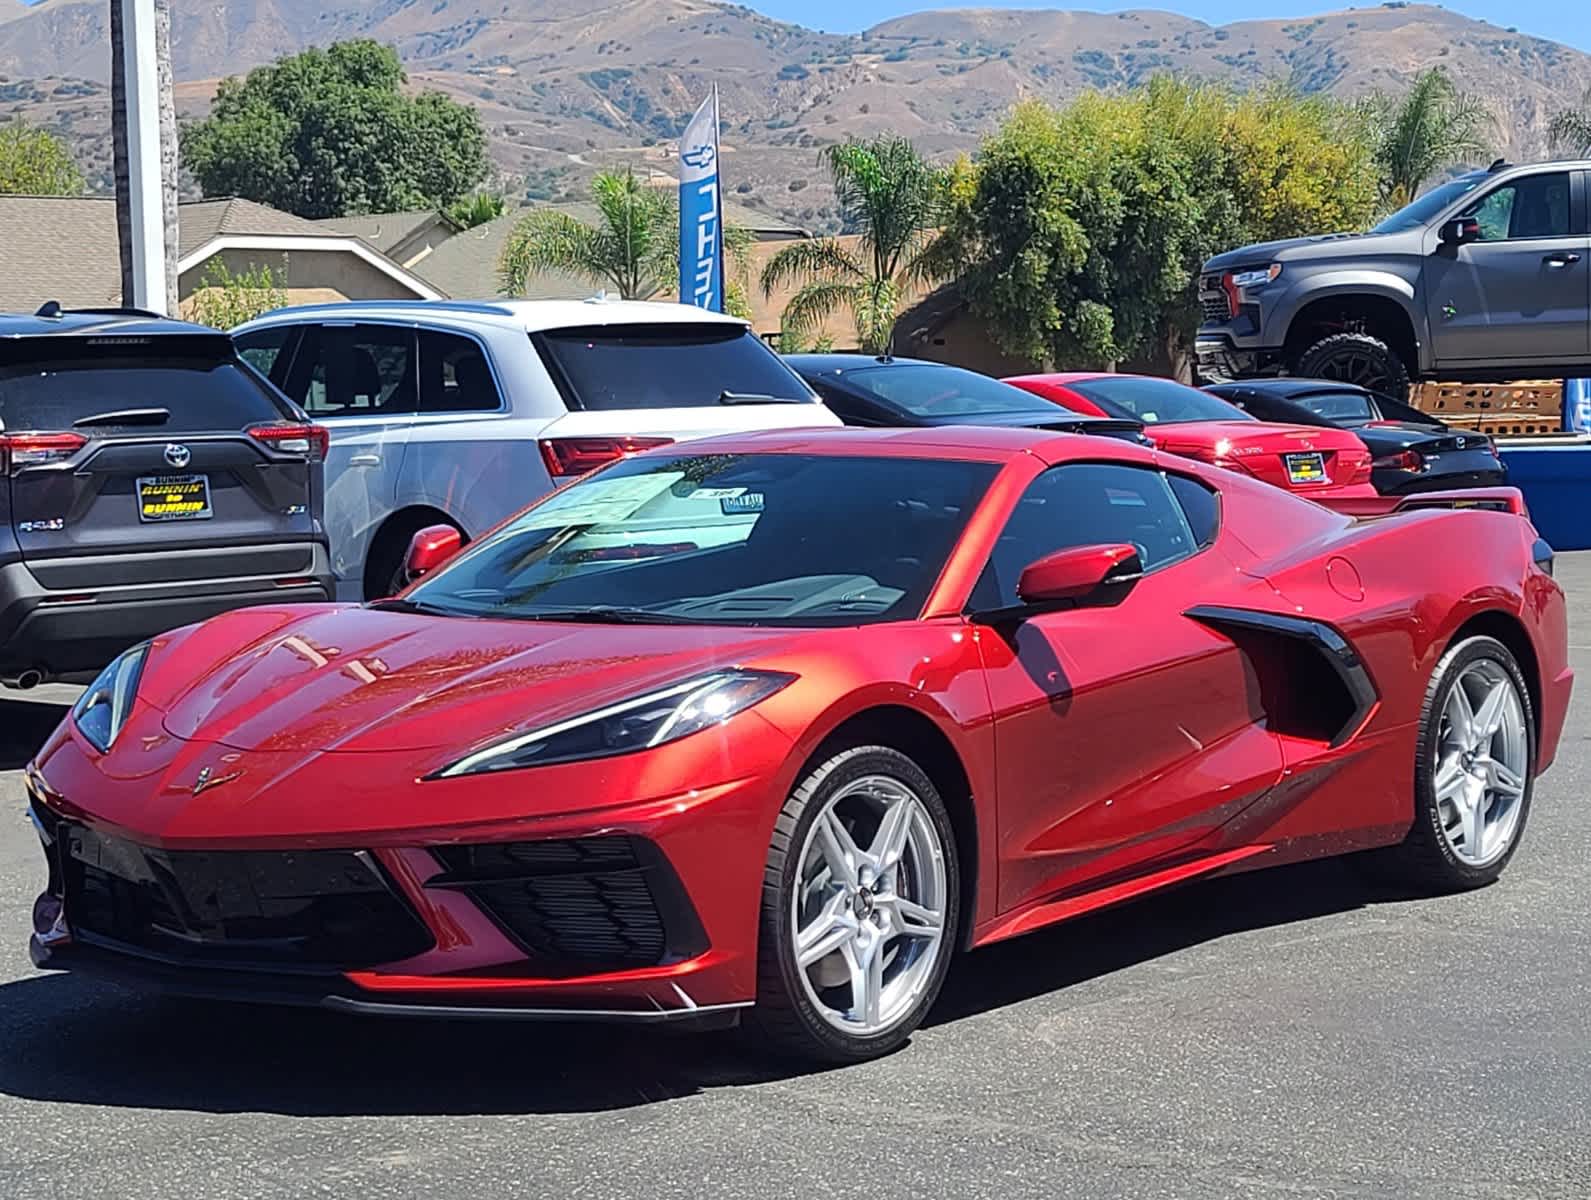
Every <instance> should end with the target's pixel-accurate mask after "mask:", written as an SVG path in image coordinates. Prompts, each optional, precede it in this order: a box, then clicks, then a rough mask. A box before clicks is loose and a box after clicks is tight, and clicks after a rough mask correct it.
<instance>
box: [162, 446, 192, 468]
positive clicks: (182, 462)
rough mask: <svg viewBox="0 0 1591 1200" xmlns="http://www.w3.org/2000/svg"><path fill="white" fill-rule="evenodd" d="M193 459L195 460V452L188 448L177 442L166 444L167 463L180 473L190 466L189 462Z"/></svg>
mask: <svg viewBox="0 0 1591 1200" xmlns="http://www.w3.org/2000/svg"><path fill="white" fill-rule="evenodd" d="M191 458H193V452H192V451H190V450H189V449H188V447H186V446H180V445H178V444H177V443H176V442H167V443H166V461H167V462H168V463H170V464H171V465H172V466H174V467H176V468H177V469H178V470H179V471H180V470H181V469H182V468H183V467H185V466H187V465H188V461H189V460H190V459H191Z"/></svg>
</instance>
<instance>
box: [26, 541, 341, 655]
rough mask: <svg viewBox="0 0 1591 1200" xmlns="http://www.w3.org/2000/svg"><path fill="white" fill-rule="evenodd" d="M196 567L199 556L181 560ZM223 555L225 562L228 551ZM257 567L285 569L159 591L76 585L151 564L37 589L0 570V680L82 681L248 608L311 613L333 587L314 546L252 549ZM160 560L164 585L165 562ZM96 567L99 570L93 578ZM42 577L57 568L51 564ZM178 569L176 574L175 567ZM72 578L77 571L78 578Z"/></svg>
mask: <svg viewBox="0 0 1591 1200" xmlns="http://www.w3.org/2000/svg"><path fill="white" fill-rule="evenodd" d="M186 553H187V556H188V557H191V558H194V559H195V560H196V561H195V564H194V566H195V570H196V571H202V568H201V566H200V564H199V563H198V561H197V559H198V558H199V557H201V556H202V555H204V554H206V553H208V552H204V551H200V552H197V553H195V552H186ZM228 553H231V554H235V551H229V552H228ZM253 554H254V557H255V559H256V560H257V561H259V562H264V563H270V562H271V561H272V560H273V558H281V559H283V560H284V561H289V560H290V561H291V563H292V566H293V568H294V569H292V570H291V571H286V570H284V571H283V572H282V573H281V574H279V575H278V574H273V575H269V576H258V575H255V576H241V577H239V576H232V577H221V578H216V577H197V576H196V577H194V578H175V579H172V578H167V579H163V580H162V581H160V582H150V583H133V584H119V585H116V586H111V587H99V586H93V585H92V583H91V582H84V583H78V582H76V580H77V579H78V578H79V577H82V578H84V579H86V580H90V581H91V580H93V579H94V578H105V577H115V576H116V575H117V574H125V573H126V564H127V563H128V562H129V561H132V560H133V559H137V560H139V563H141V562H142V560H144V559H150V558H152V557H154V556H148V555H140V556H123V555H106V556H99V557H98V559H82V560H74V561H73V562H72V563H71V564H70V565H71V566H72V567H73V568H74V571H73V572H72V573H71V574H70V576H68V575H67V574H66V573H64V572H62V571H60V570H55V571H54V572H53V573H54V574H55V575H59V576H61V579H60V580H59V583H58V586H53V587H47V586H45V584H43V583H41V582H40V580H39V577H38V576H37V575H36V574H35V573H34V571H33V570H32V569H30V567H29V565H28V563H27V562H14V563H10V564H9V565H7V566H4V567H0V671H3V672H4V673H6V674H19V673H21V672H22V671H27V670H36V671H38V672H40V674H41V675H43V676H44V678H45V679H63V678H64V679H73V678H88V677H92V676H93V675H94V674H96V673H97V672H98V671H99V670H100V669H101V668H102V667H104V665H105V664H106V663H108V662H110V660H111V659H113V658H115V657H116V656H117V655H118V654H120V653H121V652H122V651H123V650H125V649H127V647H129V646H131V645H134V644H136V643H138V642H141V641H143V640H145V639H146V638H151V637H155V636H156V635H158V634H162V633H165V632H167V631H168V630H171V629H177V628H179V627H181V626H183V625H191V624H193V623H195V622H197V621H203V620H206V619H208V618H210V617H214V616H218V615H219V614H221V613H224V612H230V611H232V610H233V609H236V608H245V607H248V606H250V605H256V604H300V603H301V604H316V603H322V602H324V601H326V600H328V599H330V598H331V595H332V591H333V588H334V586H335V581H334V579H333V577H332V572H331V562H330V558H329V556H328V554H327V551H326V547H325V545H324V544H322V543H319V542H315V543H310V544H307V545H304V544H300V545H289V546H259V547H254V548H253ZM180 557H182V556H181V555H178V554H172V555H166V556H164V560H165V561H164V565H165V566H166V567H167V570H166V571H165V572H164V573H165V574H166V575H168V576H169V575H174V574H175V575H180V571H178V570H171V569H170V568H171V566H172V563H171V560H172V559H173V558H180ZM97 563H102V564H103V568H104V569H103V570H96V564H97ZM50 565H51V566H52V567H56V566H58V564H55V563H51V564H50ZM177 565H179V566H180V564H177ZM76 568H82V569H81V570H78V569H76Z"/></svg>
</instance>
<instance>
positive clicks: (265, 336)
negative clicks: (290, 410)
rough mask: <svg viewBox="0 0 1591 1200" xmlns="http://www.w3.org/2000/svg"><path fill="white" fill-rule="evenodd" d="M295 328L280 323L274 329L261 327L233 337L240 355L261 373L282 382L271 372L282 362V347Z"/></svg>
mask: <svg viewBox="0 0 1591 1200" xmlns="http://www.w3.org/2000/svg"><path fill="white" fill-rule="evenodd" d="M292 332H293V330H292V327H291V326H288V325H278V326H277V327H276V328H274V329H259V330H256V331H255V332H253V333H245V334H243V335H242V336H241V337H236V338H233V339H232V340H233V342H234V343H235V344H236V345H237V348H238V357H239V358H241V359H242V360H243V361H244V362H246V363H248V364H249V366H251V367H253V368H254V369H255V370H256V371H258V372H259V373H260V374H261V375H264V376H265V377H266V378H267V379H271V380H273V381H274V382H280V380H278V379H276V377H275V376H274V375H272V374H271V372H273V371H274V370H276V368H277V367H278V366H279V365H283V364H280V361H279V360H280V359H281V356H282V347H283V346H285V345H287V339H288V337H289V336H291V334H292Z"/></svg>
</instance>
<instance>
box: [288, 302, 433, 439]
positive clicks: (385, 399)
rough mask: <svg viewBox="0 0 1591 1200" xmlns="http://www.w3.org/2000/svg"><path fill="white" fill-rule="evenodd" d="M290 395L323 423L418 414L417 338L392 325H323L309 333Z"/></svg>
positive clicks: (297, 356) (405, 330) (303, 345)
mask: <svg viewBox="0 0 1591 1200" xmlns="http://www.w3.org/2000/svg"><path fill="white" fill-rule="evenodd" d="M294 358H295V361H294V364H293V378H292V379H290V380H289V381H288V386H287V389H286V390H287V393H288V395H289V396H291V397H292V398H293V399H294V400H296V401H297V402H298V404H299V406H300V407H301V408H303V409H304V411H305V412H307V413H309V414H310V416H312V417H315V418H317V419H321V420H336V419H337V418H338V417H371V416H383V415H391V414H396V413H412V412H413V411H414V409H415V389H416V382H415V369H414V335H413V333H412V332H411V331H410V330H407V329H402V328H399V327H396V326H388V325H321V326H312V327H310V328H309V329H306V330H305V331H304V340H303V344H302V345H301V346H300V348H299V352H298V354H297V355H295V356H294Z"/></svg>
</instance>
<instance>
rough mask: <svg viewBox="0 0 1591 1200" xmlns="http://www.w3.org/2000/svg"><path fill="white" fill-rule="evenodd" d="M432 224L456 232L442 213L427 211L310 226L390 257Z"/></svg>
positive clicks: (340, 219)
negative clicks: (361, 242)
mask: <svg viewBox="0 0 1591 1200" xmlns="http://www.w3.org/2000/svg"><path fill="white" fill-rule="evenodd" d="M433 221H436V222H440V223H442V224H444V225H447V226H452V227H453V228H455V229H456V228H457V226H456V225H454V222H453V221H452V219H451V218H449V217H448V216H447V215H446V214H445V213H439V212H437V211H436V210H435V209H430V208H422V209H416V210H415V211H413V212H391V213H366V214H364V215H362V216H357V217H328V218H326V219H325V220H323V221H315V222H314V224H316V225H318V226H320V227H321V228H322V229H325V230H329V231H330V232H332V233H337V234H341V235H342V236H344V237H356V238H362V239H363V240H365V241H367V242H369V243H370V244H371V245H372V246H374V247H375V248H376V249H377V250H380V251H381V252H382V253H383V254H390V253H391V252H392V251H393V249H395V248H396V247H398V246H401V245H402V244H403V243H404V242H405V241H407V240H408V239H409V238H411V237H413V236H414V235H415V234H416V233H418V232H420V230H422V229H424V228H425V227H426V226H427V225H429V224H431V223H432V222H433Z"/></svg>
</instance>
